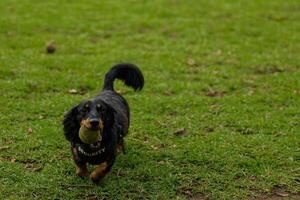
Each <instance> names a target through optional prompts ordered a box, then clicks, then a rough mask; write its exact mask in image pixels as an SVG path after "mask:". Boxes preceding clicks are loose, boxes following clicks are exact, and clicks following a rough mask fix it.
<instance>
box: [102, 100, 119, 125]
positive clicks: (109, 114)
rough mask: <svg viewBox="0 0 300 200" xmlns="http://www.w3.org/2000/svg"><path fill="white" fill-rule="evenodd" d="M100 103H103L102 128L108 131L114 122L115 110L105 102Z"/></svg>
mask: <svg viewBox="0 0 300 200" xmlns="http://www.w3.org/2000/svg"><path fill="white" fill-rule="evenodd" d="M102 105H103V118H104V119H103V120H104V130H107V131H109V130H110V129H111V128H112V126H113V124H114V121H115V113H116V110H115V109H114V108H113V107H111V106H110V105H108V104H107V103H105V102H102Z"/></svg>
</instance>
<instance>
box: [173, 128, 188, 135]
mask: <svg viewBox="0 0 300 200" xmlns="http://www.w3.org/2000/svg"><path fill="white" fill-rule="evenodd" d="M187 134H188V132H187V131H186V129H185V128H182V129H179V130H177V131H175V132H174V135H176V136H185V135H187Z"/></svg>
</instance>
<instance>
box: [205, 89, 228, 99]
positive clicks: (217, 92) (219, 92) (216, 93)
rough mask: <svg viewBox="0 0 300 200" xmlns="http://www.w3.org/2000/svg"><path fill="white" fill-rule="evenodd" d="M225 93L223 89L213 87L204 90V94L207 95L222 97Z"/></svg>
mask: <svg viewBox="0 0 300 200" xmlns="http://www.w3.org/2000/svg"><path fill="white" fill-rule="evenodd" d="M225 94H226V92H225V91H217V90H213V89H209V90H208V91H206V93H205V95H206V96H209V97H223V96H224V95H225Z"/></svg>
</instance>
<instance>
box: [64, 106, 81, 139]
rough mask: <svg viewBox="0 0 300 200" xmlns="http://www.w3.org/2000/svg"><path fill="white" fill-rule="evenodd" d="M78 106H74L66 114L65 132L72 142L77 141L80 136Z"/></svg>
mask: <svg viewBox="0 0 300 200" xmlns="http://www.w3.org/2000/svg"><path fill="white" fill-rule="evenodd" d="M78 113H79V112H78V106H74V107H73V108H72V109H71V110H69V111H68V112H67V114H65V116H64V120H63V126H64V134H65V137H66V139H67V140H69V141H70V142H76V141H75V140H76V138H78V134H77V133H78V131H79V128H80V123H79V121H78Z"/></svg>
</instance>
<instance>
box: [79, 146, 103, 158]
mask: <svg viewBox="0 0 300 200" xmlns="http://www.w3.org/2000/svg"><path fill="white" fill-rule="evenodd" d="M77 149H78V151H79V152H80V153H81V154H83V155H85V156H88V157H93V156H98V155H101V154H102V153H104V152H105V147H103V148H101V149H99V150H97V151H93V152H86V151H85V150H84V149H83V148H82V147H81V146H80V145H77Z"/></svg>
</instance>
